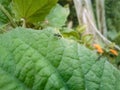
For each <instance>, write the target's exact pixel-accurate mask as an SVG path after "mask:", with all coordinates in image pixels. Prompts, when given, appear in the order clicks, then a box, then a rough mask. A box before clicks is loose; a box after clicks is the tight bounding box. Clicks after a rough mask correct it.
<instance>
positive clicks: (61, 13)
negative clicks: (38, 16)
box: [46, 4, 69, 28]
mask: <svg viewBox="0 0 120 90" xmlns="http://www.w3.org/2000/svg"><path fill="white" fill-rule="evenodd" d="M68 15H69V8H68V7H66V8H65V7H62V6H61V5H59V4H57V5H56V6H55V7H54V8H53V9H52V10H51V12H50V14H49V15H48V16H47V17H46V19H47V20H48V23H49V25H50V26H54V27H58V28H59V27H61V26H64V25H65V22H66V21H67V17H68Z"/></svg>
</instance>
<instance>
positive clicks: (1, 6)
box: [0, 4, 17, 27]
mask: <svg viewBox="0 0 120 90" xmlns="http://www.w3.org/2000/svg"><path fill="white" fill-rule="evenodd" d="M0 10H1V11H2V12H3V13H4V14H5V15H6V16H7V17H8V19H9V20H10V22H11V24H12V25H13V27H16V26H17V24H16V23H15V22H14V21H13V18H12V16H11V15H10V14H9V12H8V11H7V10H6V9H5V8H4V6H3V5H1V4H0Z"/></svg>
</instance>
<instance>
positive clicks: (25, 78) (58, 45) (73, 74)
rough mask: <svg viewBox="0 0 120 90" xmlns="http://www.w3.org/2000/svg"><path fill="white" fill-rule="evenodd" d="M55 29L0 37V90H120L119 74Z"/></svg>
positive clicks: (22, 32) (16, 31) (29, 31)
mask: <svg viewBox="0 0 120 90" xmlns="http://www.w3.org/2000/svg"><path fill="white" fill-rule="evenodd" d="M56 33H59V32H58V31H56V30H55V29H54V28H47V29H44V30H42V31H38V30H32V29H24V28H16V29H15V30H13V31H10V32H8V33H4V34H1V35H0V89H1V90H120V78H119V77H120V72H119V71H118V70H117V69H116V68H115V67H113V66H112V65H111V64H110V63H109V62H107V60H106V59H105V58H101V59H100V60H98V61H96V60H97V58H98V56H97V55H96V54H95V53H94V52H93V51H90V50H89V49H87V48H86V47H84V46H83V45H80V44H78V43H77V42H75V41H72V40H67V39H64V38H63V37H62V38H61V37H57V36H55V35H54V34H56Z"/></svg>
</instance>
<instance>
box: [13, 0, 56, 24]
mask: <svg viewBox="0 0 120 90" xmlns="http://www.w3.org/2000/svg"><path fill="white" fill-rule="evenodd" d="M12 1H13V3H12V7H13V9H14V13H15V16H16V17H17V18H18V19H21V18H24V19H25V20H26V22H39V21H41V20H44V18H45V17H46V15H47V14H48V13H49V11H50V10H51V8H52V7H53V6H54V5H55V4H56V3H57V0H12Z"/></svg>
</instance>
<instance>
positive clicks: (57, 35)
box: [54, 33, 62, 38]
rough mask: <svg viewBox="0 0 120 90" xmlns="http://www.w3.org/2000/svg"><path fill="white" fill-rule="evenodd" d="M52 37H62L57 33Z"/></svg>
mask: <svg viewBox="0 0 120 90" xmlns="http://www.w3.org/2000/svg"><path fill="white" fill-rule="evenodd" d="M54 36H56V37H59V38H62V36H61V35H60V34H59V33H55V34H54Z"/></svg>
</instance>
